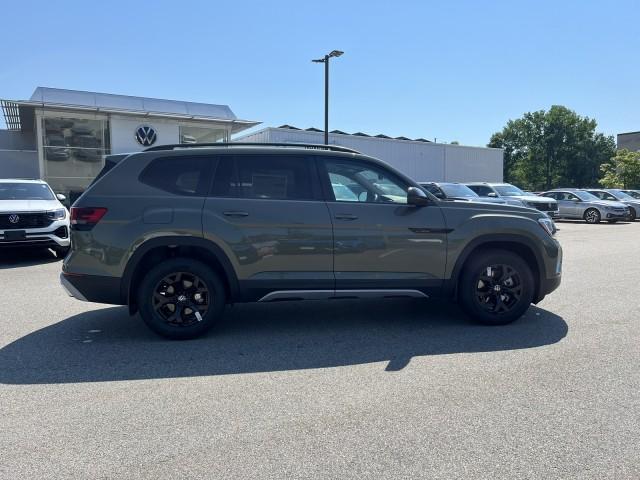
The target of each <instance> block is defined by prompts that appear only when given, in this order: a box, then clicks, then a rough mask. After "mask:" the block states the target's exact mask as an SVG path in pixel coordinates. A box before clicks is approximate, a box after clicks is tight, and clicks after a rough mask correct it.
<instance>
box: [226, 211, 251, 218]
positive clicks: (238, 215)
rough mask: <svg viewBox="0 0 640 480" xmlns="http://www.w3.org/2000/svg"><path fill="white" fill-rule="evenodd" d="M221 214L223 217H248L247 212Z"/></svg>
mask: <svg viewBox="0 0 640 480" xmlns="http://www.w3.org/2000/svg"><path fill="white" fill-rule="evenodd" d="M222 214H223V215H224V216H225V217H248V216H249V213H248V212H236V211H230V212H222Z"/></svg>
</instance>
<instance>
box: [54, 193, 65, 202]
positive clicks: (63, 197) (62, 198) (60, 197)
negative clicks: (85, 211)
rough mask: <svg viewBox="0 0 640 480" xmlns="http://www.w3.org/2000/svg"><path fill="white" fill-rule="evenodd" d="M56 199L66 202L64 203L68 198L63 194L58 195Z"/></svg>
mask: <svg viewBox="0 0 640 480" xmlns="http://www.w3.org/2000/svg"><path fill="white" fill-rule="evenodd" d="M56 198H57V199H58V200H60V201H61V202H64V201H65V200H66V199H67V197H65V196H64V195H63V194H61V193H56Z"/></svg>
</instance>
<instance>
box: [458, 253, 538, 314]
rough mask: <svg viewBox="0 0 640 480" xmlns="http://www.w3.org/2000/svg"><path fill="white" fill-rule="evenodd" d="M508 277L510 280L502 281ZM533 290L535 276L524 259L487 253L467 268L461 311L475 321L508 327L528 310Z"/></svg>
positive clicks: (460, 294)
mask: <svg viewBox="0 0 640 480" xmlns="http://www.w3.org/2000/svg"><path fill="white" fill-rule="evenodd" d="M489 268H490V269H491V275H488V269H489ZM509 269H510V270H509ZM505 274H507V275H509V276H508V277H506V278H504V279H501V278H500V277H502V276H503V275H505ZM489 278H491V279H492V280H491V281H488V280H487V279H489ZM493 282H495V283H493ZM498 285H499V288H500V289H498V288H497V286H498ZM534 290H535V281H534V278H533V273H532V272H531V268H529V265H527V262H525V261H524V260H523V259H522V257H520V256H519V255H516V254H515V253H512V252H509V251H507V250H484V251H480V252H478V253H476V254H474V255H473V257H472V258H470V259H469V260H468V261H467V263H466V264H465V267H464V269H463V271H462V276H461V278H460V283H459V285H458V298H459V299H460V306H461V307H462V309H463V310H464V311H465V312H466V313H467V315H469V316H470V317H471V318H472V319H474V320H475V321H477V322H479V323H483V324H485V325H506V324H507V323H511V322H513V321H515V320H517V319H518V318H520V317H521V316H522V315H523V314H524V313H525V312H526V311H527V310H528V308H529V306H530V305H531V302H532V301H533V296H534Z"/></svg>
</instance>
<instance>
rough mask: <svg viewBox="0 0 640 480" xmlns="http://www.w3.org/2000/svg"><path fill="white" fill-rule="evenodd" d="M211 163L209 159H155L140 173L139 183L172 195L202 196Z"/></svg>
mask: <svg viewBox="0 0 640 480" xmlns="http://www.w3.org/2000/svg"><path fill="white" fill-rule="evenodd" d="M212 163H213V159H212V158H210V157H161V158H156V159H155V160H153V161H152V162H151V163H150V164H149V165H148V166H147V167H146V168H145V169H144V170H143V171H142V173H141V174H140V181H141V182H142V183H144V184H146V185H149V186H151V187H154V188H157V189H159V190H162V191H165V192H167V193H172V194H174V195H186V196H203V195H205V194H206V192H207V189H208V183H209V179H210V178H211V176H210V172H211V167H212Z"/></svg>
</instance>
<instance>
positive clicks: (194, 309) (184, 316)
mask: <svg viewBox="0 0 640 480" xmlns="http://www.w3.org/2000/svg"><path fill="white" fill-rule="evenodd" d="M210 299H211V295H210V293H209V288H208V287H207V284H206V283H205V282H204V281H203V280H202V279H201V278H200V277H198V276H197V275H194V274H192V273H189V272H175V273H171V274H169V275H167V276H165V277H164V278H163V279H162V280H160V282H158V284H157V285H156V288H155V289H154V291H153V300H152V302H153V309H154V311H155V312H156V314H157V315H159V316H160V317H161V318H162V319H164V321H165V322H167V323H168V324H169V325H173V326H178V327H188V326H190V325H193V324H194V323H197V322H201V321H202V320H203V318H204V316H205V315H206V313H207V310H209V301H210Z"/></svg>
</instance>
